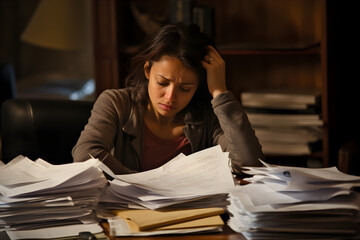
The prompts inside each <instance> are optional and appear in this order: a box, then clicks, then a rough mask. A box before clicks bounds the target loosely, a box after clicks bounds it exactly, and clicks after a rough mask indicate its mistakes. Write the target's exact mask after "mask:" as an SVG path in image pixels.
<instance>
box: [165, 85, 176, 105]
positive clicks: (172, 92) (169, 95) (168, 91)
mask: <svg viewBox="0 0 360 240" xmlns="http://www.w3.org/2000/svg"><path fill="white" fill-rule="evenodd" d="M175 97H176V92H175V88H174V86H169V87H168V88H167V89H166V93H165V98H166V99H168V100H169V102H173V101H174V100H175Z"/></svg>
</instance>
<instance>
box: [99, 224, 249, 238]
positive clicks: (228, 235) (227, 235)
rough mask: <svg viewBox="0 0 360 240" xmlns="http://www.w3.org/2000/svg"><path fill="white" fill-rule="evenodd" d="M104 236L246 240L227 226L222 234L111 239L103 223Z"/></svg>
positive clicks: (107, 226) (106, 225) (106, 226)
mask: <svg viewBox="0 0 360 240" xmlns="http://www.w3.org/2000/svg"><path fill="white" fill-rule="evenodd" d="M101 225H102V227H103V228H104V232H105V234H106V235H107V236H108V237H109V239H110V240H165V239H170V240H246V238H245V237H244V236H243V235H242V234H241V233H236V232H234V231H233V230H231V229H230V228H229V227H228V226H227V225H225V226H224V227H223V232H220V233H206V234H185V235H159V236H147V237H111V236H109V232H108V229H109V225H108V223H106V222H104V223H101Z"/></svg>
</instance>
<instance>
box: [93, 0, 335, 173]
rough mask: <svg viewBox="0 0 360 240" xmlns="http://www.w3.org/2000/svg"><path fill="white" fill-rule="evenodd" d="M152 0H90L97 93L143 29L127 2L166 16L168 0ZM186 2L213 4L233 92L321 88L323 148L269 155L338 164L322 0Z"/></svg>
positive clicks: (117, 79)
mask: <svg viewBox="0 0 360 240" xmlns="http://www.w3.org/2000/svg"><path fill="white" fill-rule="evenodd" d="M154 2H155V1H146V0H132V1H130V0H128V1H125V0H93V20H94V21H93V23H94V24H93V25H94V29H93V30H94V31H93V32H94V46H95V79H96V90H97V94H99V93H100V92H102V91H103V90H105V89H107V88H119V87H122V86H123V82H122V81H123V79H124V77H125V75H126V63H127V60H128V59H129V58H130V57H131V55H132V54H133V53H134V52H135V50H136V49H137V46H138V44H139V43H140V42H141V41H142V40H143V39H144V37H145V36H146V33H145V32H144V31H143V30H142V29H141V27H140V26H139V24H138V23H137V21H136V20H135V19H134V17H133V15H132V12H131V4H135V5H136V6H137V8H138V10H139V11H140V12H142V13H145V14H148V15H149V16H152V17H153V18H154V19H155V20H156V21H157V22H158V23H160V24H165V23H166V22H168V21H169V19H170V17H169V15H170V7H169V3H170V0H157V1H156V4H154ZM192 5H193V6H210V7H213V8H214V39H215V42H216V45H217V48H218V50H219V52H220V53H221V54H222V56H223V58H224V59H225V61H226V67H227V84H228V87H229V89H230V90H231V91H233V92H234V94H235V96H237V97H238V98H239V99H240V94H241V92H243V91H249V90H254V89H257V88H293V89H316V90H319V91H320V92H321V93H322V113H321V114H322V119H323V121H324V133H323V139H322V150H321V151H318V152H315V153H313V154H311V155H310V156H302V157H294V158H293V159H294V160H292V158H288V157H279V156H268V159H271V160H274V161H275V162H282V161H289V164H290V165H291V164H293V163H294V164H295V165H302V164H303V163H304V161H306V159H309V158H315V159H319V160H320V161H321V162H322V164H323V166H325V167H326V166H333V165H336V163H337V152H338V149H339V147H340V145H341V141H340V140H339V141H334V140H332V139H334V138H336V136H334V134H336V132H337V130H335V126H334V127H333V128H331V129H330V127H329V126H333V125H332V123H333V122H335V121H336V120H335V119H334V118H335V117H334V116H335V115H336V114H335V113H334V111H335V110H333V108H330V107H329V103H330V102H331V101H332V100H331V99H332V96H333V95H334V91H335V90H334V89H333V86H332V84H330V83H329V80H328V79H329V72H330V71H331V70H329V69H328V68H327V66H328V64H329V60H328V49H329V46H328V43H329V42H331V41H330V39H329V32H328V29H329V28H328V27H327V22H328V21H329V16H328V15H329V14H328V12H330V10H329V7H328V6H327V2H326V1H325V0H297V1H288V0H278V1H273V0H223V1H217V0H192ZM332 8H336V6H332ZM292 161H293V162H292Z"/></svg>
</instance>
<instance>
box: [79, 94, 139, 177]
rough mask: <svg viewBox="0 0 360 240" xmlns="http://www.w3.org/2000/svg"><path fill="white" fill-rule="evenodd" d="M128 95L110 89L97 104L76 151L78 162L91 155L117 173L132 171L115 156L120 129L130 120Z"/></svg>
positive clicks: (100, 97) (99, 98)
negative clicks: (114, 150) (113, 152)
mask: <svg viewBox="0 0 360 240" xmlns="http://www.w3.org/2000/svg"><path fill="white" fill-rule="evenodd" d="M119 102H122V103H124V102H128V97H127V96H126V95H125V94H115V92H114V90H106V91H104V92H103V93H101V94H100V95H99V97H98V98H97V100H96V102H95V103H94V106H93V109H92V111H91V116H90V118H89V120H88V123H87V124H86V126H85V128H84V130H83V131H82V132H81V134H80V137H79V139H78V141H77V143H76V145H75V146H74V148H73V150H72V155H73V159H74V162H81V161H85V160H87V159H89V158H90V154H91V156H93V157H95V158H98V159H99V160H100V161H102V162H103V163H104V164H105V165H107V166H108V167H109V168H110V169H112V170H113V171H114V172H115V173H131V172H133V171H132V170H130V169H128V168H127V167H125V166H124V165H123V164H122V163H121V162H120V161H119V160H117V159H116V158H115V157H114V156H113V155H112V153H111V152H112V150H113V148H114V146H115V140H116V137H117V136H116V135H117V133H118V128H119V127H120V126H122V125H123V124H124V121H126V119H127V116H128V112H129V111H130V110H129V109H128V108H129V104H126V103H124V104H119Z"/></svg>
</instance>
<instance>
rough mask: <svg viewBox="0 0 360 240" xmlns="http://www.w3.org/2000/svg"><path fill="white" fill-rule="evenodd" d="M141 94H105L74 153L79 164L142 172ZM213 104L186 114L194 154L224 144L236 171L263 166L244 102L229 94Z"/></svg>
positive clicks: (121, 91) (129, 91)
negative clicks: (94, 160)
mask: <svg viewBox="0 0 360 240" xmlns="http://www.w3.org/2000/svg"><path fill="white" fill-rule="evenodd" d="M137 94H138V93H137V92H135V91H134V90H133V89H132V88H124V89H111V90H106V91H104V92H103V93H101V94H100V96H99V97H98V99H97V100H96V102H95V104H94V107H93V109H92V112H91V116H90V118H89V121H88V124H87V125H86V126H85V128H84V130H83V131H82V133H81V135H80V137H79V139H78V142H77V144H76V145H75V147H74V148H73V150H72V155H73V158H74V161H75V162H79V161H85V160H87V159H89V158H90V155H89V154H91V155H92V156H93V157H95V158H99V159H100V160H101V161H103V163H104V164H106V165H107V166H108V167H110V169H112V171H114V172H115V173H116V174H123V173H130V172H134V171H139V170H140V157H141V153H142V136H143V134H142V133H143V124H144V112H145V107H144V104H142V103H141V101H140V100H139V99H141V98H139V96H138V95H137ZM211 104H212V108H213V109H211V108H204V109H202V111H187V112H186V114H185V119H184V122H185V127H184V134H185V136H186V137H187V138H188V139H189V141H190V144H191V148H192V152H197V151H200V150H203V149H205V148H208V147H211V146H215V145H218V144H220V146H221V148H222V149H223V151H227V152H229V156H230V158H231V163H232V168H233V170H234V172H236V173H240V172H241V166H259V165H261V164H260V162H259V161H258V159H259V158H260V159H263V153H262V149H261V145H260V143H259V141H258V139H257V137H256V136H255V132H254V130H253V129H252V127H251V125H250V122H249V120H248V118H247V115H246V114H245V112H244V111H243V109H242V107H241V105H240V103H239V101H237V100H236V99H235V98H234V96H233V94H232V93H231V92H226V93H223V94H220V95H218V96H217V97H216V98H215V99H213V100H212V101H211ZM214 113H215V114H214Z"/></svg>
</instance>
